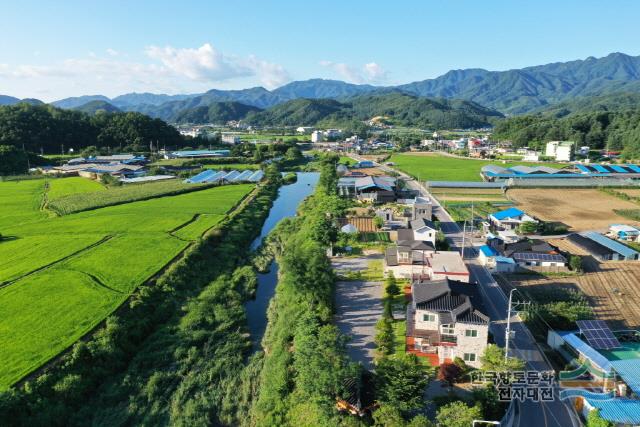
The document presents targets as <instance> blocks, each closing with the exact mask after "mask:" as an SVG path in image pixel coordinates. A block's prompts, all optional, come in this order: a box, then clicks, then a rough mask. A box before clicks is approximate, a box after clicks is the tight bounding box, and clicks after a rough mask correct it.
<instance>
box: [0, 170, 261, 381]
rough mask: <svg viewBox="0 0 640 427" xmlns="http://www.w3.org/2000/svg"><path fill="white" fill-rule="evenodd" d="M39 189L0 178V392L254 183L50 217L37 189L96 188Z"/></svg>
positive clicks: (80, 185)
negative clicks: (1, 180) (1, 237)
mask: <svg viewBox="0 0 640 427" xmlns="http://www.w3.org/2000/svg"><path fill="white" fill-rule="evenodd" d="M45 183H46V181H45V180H30V181H20V182H0V233H1V234H2V235H3V236H4V239H3V240H2V241H1V242H0V360H2V364H0V389H4V388H7V387H8V386H10V385H11V384H13V383H15V382H16V381H18V380H20V379H21V378H22V377H24V376H25V375H27V374H29V373H30V372H31V371H33V370H34V369H37V368H38V367H39V366H41V365H42V364H44V363H46V362H47V361H48V360H49V359H51V358H52V357H54V356H56V355H57V354H58V353H60V352H61V351H63V350H64V349H66V348H67V347H69V346H70V345H71V344H73V342H74V341H76V340H77V339H78V338H80V337H81V336H82V335H84V334H85V333H87V332H88V331H90V330H91V329H92V328H93V327H94V326H96V325H97V324H98V323H99V322H100V321H102V320H103V319H104V318H105V317H106V316H108V315H109V314H110V313H112V312H113V311H114V310H115V309H116V308H117V307H118V306H119V305H120V304H122V303H123V302H124V301H125V300H126V299H127V297H128V296H129V295H130V294H131V292H133V291H134V290H135V289H136V287H137V286H138V285H139V284H141V283H142V282H144V281H145V280H147V279H148V278H149V277H151V276H153V275H154V274H155V273H156V272H158V271H159V270H160V269H162V267H163V266H165V265H166V264H167V263H168V262H169V261H170V260H171V259H172V258H173V257H175V256H176V255H177V254H178V253H179V252H180V251H181V250H182V249H184V248H186V247H187V246H188V245H189V244H190V242H191V241H193V240H196V239H197V238H199V237H200V236H202V234H203V233H204V232H205V231H206V230H208V229H209V228H211V227H213V226H215V225H216V224H217V223H218V222H220V221H221V220H222V219H224V218H225V215H226V214H227V213H228V211H229V210H231V209H232V208H233V207H234V206H236V205H237V204H238V203H239V201H240V200H241V199H242V198H243V197H244V196H246V195H247V194H248V193H249V192H250V191H251V190H252V189H253V187H254V186H253V185H229V186H223V187H214V188H208V189H203V190H201V191H195V192H190V193H186V194H180V195H175V196H166V197H159V198H155V199H150V200H145V201H138V202H131V203H127V204H122V205H117V206H110V207H104V208H100V209H94V210H89V211H84V212H79V213H74V214H69V215H64V216H56V215H54V214H53V213H52V212H49V211H46V210H42V209H41V206H42V201H43V197H44V195H45V193H47V197H48V198H49V199H51V198H54V199H55V198H58V199H64V197H68V196H73V195H75V194H78V193H83V192H86V193H87V196H90V195H93V194H94V193H95V192H96V191H104V190H105V188H104V187H103V186H102V185H100V184H98V183H95V182H93V181H88V180H84V178H64V179H55V180H50V181H49V185H48V188H47V185H46V184H45ZM108 191H110V190H108Z"/></svg>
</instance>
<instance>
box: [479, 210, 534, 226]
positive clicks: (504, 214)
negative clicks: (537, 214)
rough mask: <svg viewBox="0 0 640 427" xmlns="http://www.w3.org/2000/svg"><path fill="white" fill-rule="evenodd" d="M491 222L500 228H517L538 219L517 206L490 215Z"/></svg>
mask: <svg viewBox="0 0 640 427" xmlns="http://www.w3.org/2000/svg"><path fill="white" fill-rule="evenodd" d="M489 222H490V223H491V224H492V225H493V226H495V227H496V228H497V229H498V230H515V229H516V228H518V227H519V226H520V225H522V224H523V223H525V222H535V223H537V222H538V221H537V220H536V219H535V218H533V217H531V216H529V215H527V214H526V213H524V212H523V211H521V210H520V209H517V208H509V209H505V210H502V211H499V212H495V213H492V214H491V215H489Z"/></svg>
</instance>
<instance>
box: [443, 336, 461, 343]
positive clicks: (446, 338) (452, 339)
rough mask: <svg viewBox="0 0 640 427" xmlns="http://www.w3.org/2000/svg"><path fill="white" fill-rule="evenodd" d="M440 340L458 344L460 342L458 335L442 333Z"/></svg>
mask: <svg viewBox="0 0 640 427" xmlns="http://www.w3.org/2000/svg"><path fill="white" fill-rule="evenodd" d="M440 342H441V343H449V344H457V343H458V337H456V336H455V335H445V334H441V335H440Z"/></svg>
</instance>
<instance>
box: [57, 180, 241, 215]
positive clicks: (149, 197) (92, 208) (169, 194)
mask: <svg viewBox="0 0 640 427" xmlns="http://www.w3.org/2000/svg"><path fill="white" fill-rule="evenodd" d="M142 185H144V184H142ZM227 185H229V184H227ZM230 185H234V184H230ZM217 187H222V185H220V184H218V183H215V184H203V185H201V186H196V187H191V188H190V187H186V188H183V189H179V190H172V191H170V192H167V193H160V194H152V195H146V196H142V197H140V198H137V199H132V200H116V201H114V202H112V203H107V204H104V205H96V206H89V207H86V208H84V209H80V210H77V211H73V212H68V213H62V212H60V211H58V210H57V209H56V208H54V207H51V206H50V205H47V209H48V210H49V211H51V212H53V213H54V214H56V215H57V216H66V215H73V214H77V213H80V212H88V211H95V210H98V209H103V208H108V207H111V206H119V205H126V204H129V203H135V202H144V201H146V200H153V199H159V198H162V197H174V196H179V195H181V194H188V193H193V192H196V191H203V190H208V189H210V188H217ZM87 194H88V193H87Z"/></svg>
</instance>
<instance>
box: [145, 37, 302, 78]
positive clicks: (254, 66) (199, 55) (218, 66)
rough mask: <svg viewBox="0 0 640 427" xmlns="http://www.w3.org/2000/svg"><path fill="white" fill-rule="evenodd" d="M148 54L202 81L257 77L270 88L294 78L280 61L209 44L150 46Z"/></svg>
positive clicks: (179, 71) (171, 68) (185, 74)
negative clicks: (231, 52)
mask: <svg viewBox="0 0 640 427" xmlns="http://www.w3.org/2000/svg"><path fill="white" fill-rule="evenodd" d="M146 53H147V55H148V56H149V57H150V58H153V59H156V60H158V61H160V62H161V63H162V64H163V65H164V66H165V67H167V68H168V69H170V70H172V71H173V72H175V73H176V74H179V75H183V76H185V77H187V78H189V79H192V80H196V81H201V82H217V81H224V80H230V79H235V78H242V77H256V78H258V79H259V80H260V82H261V83H262V84H264V85H265V86H267V87H268V88H273V87H277V86H280V85H282V84H284V83H286V82H288V81H289V80H290V76H289V74H288V73H287V71H286V70H285V69H284V67H282V66H281V65H279V64H274V63H271V62H267V61H265V60H262V59H259V58H257V57H255V56H253V55H251V56H249V57H247V58H241V57H238V56H235V55H227V54H224V53H222V52H220V51H219V50H217V49H216V48H214V47H213V46H212V45H211V44H209V43H205V44H203V45H202V46H200V47H199V48H197V49H192V48H187V49H177V48H174V47H171V46H166V47H163V48H161V47H157V46H150V47H148V48H147V49H146Z"/></svg>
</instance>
